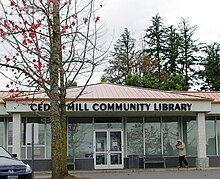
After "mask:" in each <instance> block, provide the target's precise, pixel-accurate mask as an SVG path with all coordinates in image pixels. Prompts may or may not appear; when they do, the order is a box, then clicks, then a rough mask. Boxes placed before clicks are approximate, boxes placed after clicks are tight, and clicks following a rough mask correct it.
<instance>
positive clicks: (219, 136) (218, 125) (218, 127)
mask: <svg viewBox="0 0 220 179" xmlns="http://www.w3.org/2000/svg"><path fill="white" fill-rule="evenodd" d="M216 130H217V139H218V140H217V142H218V155H220V118H219V117H218V118H217V122H216Z"/></svg>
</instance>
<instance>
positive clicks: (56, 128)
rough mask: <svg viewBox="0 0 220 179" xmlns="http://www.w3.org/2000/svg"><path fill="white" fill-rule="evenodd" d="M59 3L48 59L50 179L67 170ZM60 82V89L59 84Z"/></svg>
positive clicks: (60, 178)
mask: <svg viewBox="0 0 220 179" xmlns="http://www.w3.org/2000/svg"><path fill="white" fill-rule="evenodd" d="M59 5H60V2H59V1H58V0H57V1H56V2H54V3H53V22H52V31H53V33H52V34H53V37H52V39H51V59H50V66H49V68H50V79H51V81H50V89H51V91H50V100H51V117H50V119H51V129H52V142H51V145H52V178H53V179H62V178H64V176H65V175H66V174H68V170H67V122H66V114H65V112H66V109H65V89H64V87H63V85H64V84H63V83H64V81H63V77H62V74H61V73H60V71H61V69H60V68H61V66H62V51H61V49H62V45H61V33H60V14H59V12H60V10H59ZM59 82H60V87H59V84H58V83H59Z"/></svg>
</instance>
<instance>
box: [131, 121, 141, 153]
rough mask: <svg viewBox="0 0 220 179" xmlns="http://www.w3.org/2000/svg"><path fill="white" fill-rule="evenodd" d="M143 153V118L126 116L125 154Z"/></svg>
mask: <svg viewBox="0 0 220 179" xmlns="http://www.w3.org/2000/svg"><path fill="white" fill-rule="evenodd" d="M143 154H144V147H143V118H127V155H143Z"/></svg>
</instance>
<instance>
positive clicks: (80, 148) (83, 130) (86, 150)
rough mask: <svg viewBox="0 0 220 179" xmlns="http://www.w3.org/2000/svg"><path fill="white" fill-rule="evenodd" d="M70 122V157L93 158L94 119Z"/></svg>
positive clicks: (75, 119) (76, 119) (73, 119)
mask: <svg viewBox="0 0 220 179" xmlns="http://www.w3.org/2000/svg"><path fill="white" fill-rule="evenodd" d="M68 122H69V123H68V157H75V158H85V157H88V156H92V153H93V126H92V118H70V119H69V121H68Z"/></svg>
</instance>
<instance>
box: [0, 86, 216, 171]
mask: <svg viewBox="0 0 220 179" xmlns="http://www.w3.org/2000/svg"><path fill="white" fill-rule="evenodd" d="M82 88H83V87H80V86H78V87H73V88H71V89H68V90H67V95H66V104H67V106H66V110H67V120H68V124H67V125H68V126H67V130H68V131H67V139H68V149H67V158H68V168H69V170H95V169H105V170H106V169H129V168H163V167H164V168H175V167H177V166H178V165H179V159H178V151H177V149H176V142H177V140H178V139H181V140H182V141H183V142H184V144H185V146H186V159H187V161H188V163H189V167H195V168H198V169H202V168H208V167H220V91H211V92H197V91H163V90H154V89H148V88H141V87H132V86H125V85H118V84H111V83H97V84H91V85H88V86H86V88H85V89H84V91H83V93H82V94H81V95H80V96H79V97H78V98H77V100H75V97H76V96H77V95H78V94H79V92H80V91H81V90H82ZM73 101H74V102H73ZM49 117H50V101H49V98H48V97H47V96H46V95H45V94H44V93H41V94H34V95H33V96H32V97H31V98H30V97H29V98H27V96H24V95H23V96H16V95H14V94H12V92H9V91H0V146H3V147H5V148H6V149H8V150H9V151H10V152H11V153H13V154H17V157H18V158H19V159H21V160H23V161H24V162H27V163H29V164H31V162H33V161H34V169H35V170H39V171H40V170H51V125H50V121H49ZM33 141H34V142H33Z"/></svg>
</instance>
